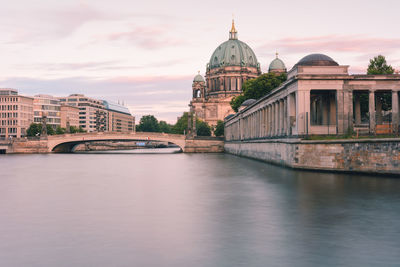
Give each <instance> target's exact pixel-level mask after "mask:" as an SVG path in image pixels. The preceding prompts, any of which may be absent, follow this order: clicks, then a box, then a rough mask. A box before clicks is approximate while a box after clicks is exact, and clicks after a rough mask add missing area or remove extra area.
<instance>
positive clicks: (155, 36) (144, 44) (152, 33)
mask: <svg viewBox="0 0 400 267" xmlns="http://www.w3.org/2000/svg"><path fill="white" fill-rule="evenodd" d="M165 28H166V26H165V25H164V26H146V27H144V26H138V27H136V28H134V29H133V30H131V31H125V32H116V33H112V34H110V35H108V36H105V37H103V38H100V39H99V40H97V41H102V39H105V40H106V41H127V42H129V43H133V44H135V45H137V46H139V47H141V48H144V49H157V48H162V47H168V46H175V45H182V44H185V43H186V41H184V40H183V39H182V38H172V37H170V36H167V32H166V31H165ZM95 42H96V41H95Z"/></svg>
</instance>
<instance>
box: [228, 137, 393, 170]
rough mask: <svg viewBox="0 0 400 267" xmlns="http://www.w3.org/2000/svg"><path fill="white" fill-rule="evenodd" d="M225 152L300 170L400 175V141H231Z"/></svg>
mask: <svg viewBox="0 0 400 267" xmlns="http://www.w3.org/2000/svg"><path fill="white" fill-rule="evenodd" d="M225 152H227V153H231V154H235V155H239V156H244V157H249V158H255V159H258V160H263V161H266V162H270V163H275V164H280V165H284V166H288V167H292V168H299V169H313V170H327V171H347V172H365V173H377V174H393V175H397V174H399V175H400V138H381V139H380V138H377V139H342V140H318V141H314V140H300V139H267V140H251V141H232V142H225Z"/></svg>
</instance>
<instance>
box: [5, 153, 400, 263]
mask: <svg viewBox="0 0 400 267" xmlns="http://www.w3.org/2000/svg"><path fill="white" fill-rule="evenodd" d="M399 265H400V179H396V178H385V177H374V176H361V175H349V174H333V173H318V172H305V171H295V170H291V169H286V168H281V167H277V166H273V165H269V164H266V163H262V162H258V161H254V160H250V159H245V158H240V157H236V156H232V155H228V154H181V153H179V154H126V153H123V154H48V155H3V156H1V157H0V266H7V267H8V266H40V267H43V266H151V267H152V266H168V267H171V266H182V267H183V266H185V267H186V266H205V267H206V266H215V267H220V266H227V267H228V266H229V267H230V266H399Z"/></svg>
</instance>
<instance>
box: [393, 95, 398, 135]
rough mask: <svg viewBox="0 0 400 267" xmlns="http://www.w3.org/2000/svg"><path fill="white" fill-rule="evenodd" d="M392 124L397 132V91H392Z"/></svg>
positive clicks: (396, 132)
mask: <svg viewBox="0 0 400 267" xmlns="http://www.w3.org/2000/svg"><path fill="white" fill-rule="evenodd" d="M392 125H393V130H394V133H395V134H398V132H399V92H398V91H392Z"/></svg>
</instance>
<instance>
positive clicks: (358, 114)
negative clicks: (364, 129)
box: [354, 93, 361, 125]
mask: <svg viewBox="0 0 400 267" xmlns="http://www.w3.org/2000/svg"><path fill="white" fill-rule="evenodd" d="M354 112H355V114H354V115H355V123H356V125H359V124H361V103H360V94H357V93H355V94H354Z"/></svg>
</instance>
